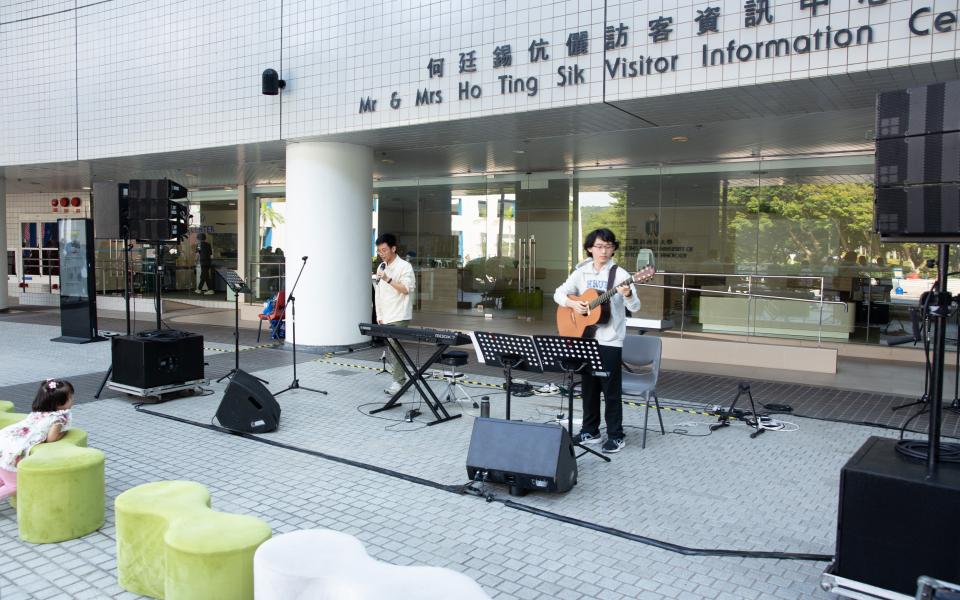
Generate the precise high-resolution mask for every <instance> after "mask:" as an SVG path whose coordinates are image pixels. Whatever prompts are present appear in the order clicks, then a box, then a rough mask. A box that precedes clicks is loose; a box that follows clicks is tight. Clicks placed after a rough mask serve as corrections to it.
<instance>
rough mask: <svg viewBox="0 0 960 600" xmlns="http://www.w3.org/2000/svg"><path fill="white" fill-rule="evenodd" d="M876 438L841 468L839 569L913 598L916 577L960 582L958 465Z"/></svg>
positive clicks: (862, 580)
mask: <svg viewBox="0 0 960 600" xmlns="http://www.w3.org/2000/svg"><path fill="white" fill-rule="evenodd" d="M895 446H896V440H892V439H888V438H879V437H871V438H870V439H868V440H867V442H866V443H865V444H864V445H863V446H861V447H860V449H859V450H858V451H857V453H856V454H854V455H853V457H852V458H851V459H850V460H849V461H847V464H846V465H845V466H844V467H843V470H842V471H841V473H840V512H839V515H838V517H837V554H836V558H835V563H834V571H835V573H836V574H837V575H839V576H841V577H846V578H849V579H852V580H854V581H859V582H862V583H868V584H870V585H874V586H877V587H880V588H883V589H885V590H893V591H896V592H900V593H903V594H907V595H909V596H910V597H911V598H912V597H913V595H914V593H915V591H916V588H917V577H919V576H920V575H929V576H931V577H935V578H937V579H943V580H945V581H952V582H960V465H958V464H950V463H942V464H940V465H939V469H938V472H937V475H936V477H935V478H933V479H932V480H927V479H926V473H927V468H926V463H925V462H923V461H920V460H914V459H910V458H907V457H905V456H903V455H901V454H899V453H898V452H897V451H896V450H895Z"/></svg>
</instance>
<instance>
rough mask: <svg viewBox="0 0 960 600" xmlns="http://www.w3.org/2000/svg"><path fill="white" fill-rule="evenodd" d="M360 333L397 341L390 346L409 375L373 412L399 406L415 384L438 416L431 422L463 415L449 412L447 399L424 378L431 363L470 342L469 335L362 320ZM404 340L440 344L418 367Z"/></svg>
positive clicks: (398, 363) (441, 421) (435, 422)
mask: <svg viewBox="0 0 960 600" xmlns="http://www.w3.org/2000/svg"><path fill="white" fill-rule="evenodd" d="M360 333H362V334H363V335H369V336H376V337H383V338H389V339H392V340H394V341H396V342H397V343H396V344H389V343H388V344H387V346H388V347H389V348H390V351H391V352H393V355H394V356H395V357H396V359H397V361H396V364H397V365H399V366H400V367H401V368H402V369H403V371H404V372H405V373H406V374H407V382H406V383H404V384H403V386H402V387H401V388H400V390H399V391H398V392H397V393H396V394H394V395H393V396H392V397H391V398H390V400H388V401H387V403H386V404H384V405H383V406H381V407H380V408H376V409H374V410H371V411H370V414H376V413H378V412H383V411H385V410H390V409H391V408H396V407H397V406H399V405H400V404H401V403H400V399H401V398H403V395H404V394H405V393H407V390H408V389H410V386H411V385H412V386H416V388H417V391H418V392H420V396H421V397H422V398H423V401H424V402H425V403H426V405H427V406H428V407H429V408H430V412H432V413H433V416H434V417H436V419H435V420H433V421H430V422H429V423H427V425H436V424H437V423H443V422H444V421H450V420H452V419H459V418H460V416H461V415H458V414H457V415H451V414H450V413H448V412H447V408H446V407H445V406H444V405H443V402H441V401H440V399H439V398H437V395H436V394H434V393H433V389H431V387H430V385H429V384H428V383H427V380H426V379H424V377H423V374H424V373H426V372H427V370H428V369H429V368H430V366H431V365H432V364H433V363H435V362H436V361H437V360H438V359H439V358H440V357H441V356H442V355H443V353H444V352H446V351H447V348H449V347H450V346H460V345H463V344H469V343H470V338H469V337H467V336H465V335H464V334H462V333H460V332H457V331H444V330H442V329H420V328H417V327H400V326H397V325H379V324H374V323H360ZM400 340H408V341H414V342H428V343H433V344H436V345H437V349H436V351H434V353H433V354H431V355H430V358H428V359H427V361H426V362H425V363H423V364H422V365H419V366H418V365H417V363H416V362H414V360H413V359H412V358H411V357H410V355H409V354H408V353H407V351H406V350H404V348H403V346H401V345H400V344H399V341H400Z"/></svg>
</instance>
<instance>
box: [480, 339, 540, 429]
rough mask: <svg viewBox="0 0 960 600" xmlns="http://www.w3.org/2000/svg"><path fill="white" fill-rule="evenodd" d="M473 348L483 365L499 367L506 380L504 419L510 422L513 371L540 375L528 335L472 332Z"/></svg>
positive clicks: (538, 357)
mask: <svg viewBox="0 0 960 600" xmlns="http://www.w3.org/2000/svg"><path fill="white" fill-rule="evenodd" d="M473 339H474V348H475V350H476V352H477V356H479V357H480V360H482V361H483V362H484V364H488V365H500V366H501V367H503V375H504V377H505V378H506V380H507V381H506V383H505V384H504V386H505V387H506V390H507V412H506V416H505V417H504V418H505V419H507V420H508V421H509V420H510V393H511V391H512V390H511V388H512V387H513V370H514V369H517V370H520V371H529V372H531V373H542V372H543V367H542V366H541V364H540V355H539V354H538V353H537V347H536V345H534V343H533V338H532V337H530V336H529V335H510V334H508V333H491V332H487V331H475V332H473Z"/></svg>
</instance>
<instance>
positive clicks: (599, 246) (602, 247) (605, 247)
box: [593, 244, 616, 251]
mask: <svg viewBox="0 0 960 600" xmlns="http://www.w3.org/2000/svg"><path fill="white" fill-rule="evenodd" d="M593 249H594V250H610V251H613V250H614V249H616V246H614V245H613V244H594V245H593Z"/></svg>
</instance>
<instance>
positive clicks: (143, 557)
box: [115, 481, 271, 600]
mask: <svg viewBox="0 0 960 600" xmlns="http://www.w3.org/2000/svg"><path fill="white" fill-rule="evenodd" d="M115 507H116V519H117V580H118V582H119V584H120V587H122V588H124V589H126V590H128V591H130V592H134V593H137V594H141V595H144V596H151V597H153V598H165V599H167V600H179V599H185V598H197V599H200V598H203V599H211V600H215V599H218V598H223V599H224V600H228V599H229V600H233V599H237V600H242V599H244V598H253V555H254V553H255V552H256V550H257V548H258V547H259V546H260V544H262V543H263V542H265V541H266V540H268V539H270V536H271V530H270V526H269V525H267V524H266V523H264V522H263V521H261V520H260V519H257V518H255V517H250V516H245V515H234V514H229V513H223V512H217V511H214V510H212V509H211V508H210V492H209V491H207V488H206V487H205V486H203V485H201V484H199V483H195V482H192V481H157V482H154V483H147V484H144V485H139V486H137V487H135V488H133V489H130V490H127V491H126V492H124V493H122V494H120V495H119V496H117V499H116V502H115Z"/></svg>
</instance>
